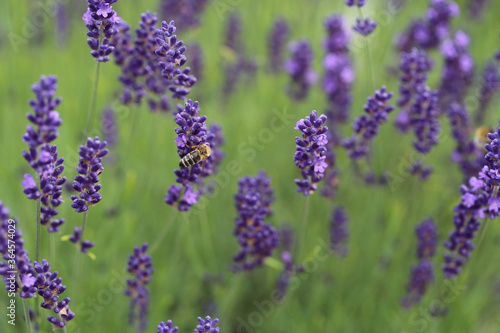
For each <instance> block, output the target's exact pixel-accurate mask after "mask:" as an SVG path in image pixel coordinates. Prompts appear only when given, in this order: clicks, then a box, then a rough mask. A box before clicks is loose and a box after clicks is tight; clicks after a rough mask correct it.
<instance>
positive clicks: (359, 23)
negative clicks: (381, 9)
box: [352, 17, 377, 36]
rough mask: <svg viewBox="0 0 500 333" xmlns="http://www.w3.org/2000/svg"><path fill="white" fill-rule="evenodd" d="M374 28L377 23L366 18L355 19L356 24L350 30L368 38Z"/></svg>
mask: <svg viewBox="0 0 500 333" xmlns="http://www.w3.org/2000/svg"><path fill="white" fill-rule="evenodd" d="M376 27H377V22H375V21H373V20H370V19H369V18H368V17H365V18H359V17H356V24H355V25H354V26H353V27H352V30H354V31H356V32H357V33H358V34H360V35H363V36H368V35H370V34H371V33H372V32H373V31H374V30H375V28H376Z"/></svg>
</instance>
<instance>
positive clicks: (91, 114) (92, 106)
mask: <svg viewBox="0 0 500 333" xmlns="http://www.w3.org/2000/svg"><path fill="white" fill-rule="evenodd" d="M100 68H101V63H100V62H99V61H97V62H96V66H95V73H94V86H93V88H92V98H91V100H90V109H89V114H88V118H87V126H86V127H85V133H84V135H85V136H88V133H89V131H90V126H91V125H92V120H93V118H94V113H95V104H96V99H97V86H98V85H99V70H100Z"/></svg>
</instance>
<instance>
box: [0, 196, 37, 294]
mask: <svg viewBox="0 0 500 333" xmlns="http://www.w3.org/2000/svg"><path fill="white" fill-rule="evenodd" d="M9 214H10V212H9V209H8V208H7V207H5V206H4V205H3V203H2V201H0V255H1V257H2V258H3V261H0V275H1V276H3V280H4V282H5V290H9V291H10V289H12V288H11V284H14V292H15V293H16V294H19V296H21V298H32V297H33V295H34V294H35V293H36V292H37V290H38V289H37V287H36V285H35V280H36V272H35V271H34V270H33V266H32V264H31V260H30V259H29V257H28V252H27V251H26V250H25V249H24V240H23V238H22V237H23V234H22V232H21V229H19V227H18V226H17V220H15V219H9ZM13 226H14V227H15V229H14V230H15V232H14V233H12V227H13ZM9 230H10V232H9ZM12 245H14V246H15V252H14V253H12ZM9 246H10V249H11V250H10V251H9ZM12 254H13V256H12ZM12 260H13V261H14V263H15V268H16V269H15V270H17V274H16V278H15V279H14V281H12V279H11V276H12V274H11V273H10V272H11V271H12V270H14V269H12V267H11V266H12ZM19 282H20V284H19Z"/></svg>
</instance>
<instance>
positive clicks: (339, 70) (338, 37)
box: [321, 15, 355, 198]
mask: <svg viewBox="0 0 500 333" xmlns="http://www.w3.org/2000/svg"><path fill="white" fill-rule="evenodd" d="M324 25H325V28H326V33H327V36H326V38H325V39H324V40H323V48H324V49H325V51H326V55H325V58H324V59H323V68H324V69H325V71H324V73H325V74H324V76H323V90H324V91H325V93H326V96H327V101H328V106H327V108H326V111H325V114H326V116H327V118H328V119H327V125H328V131H327V132H326V135H327V139H328V145H327V150H328V151H327V153H326V163H327V164H328V167H327V170H326V172H325V178H326V181H325V187H324V188H323V189H322V191H321V194H322V195H323V196H325V197H327V198H332V197H333V196H334V195H335V193H336V190H337V185H338V174H339V171H338V169H336V168H335V157H336V156H335V152H334V148H335V147H336V146H337V145H338V144H339V143H340V141H341V132H340V128H339V127H340V126H339V124H342V123H346V122H347V121H348V120H349V109H350V108H351V104H352V83H353V81H354V77H355V73H354V69H353V68H352V63H351V59H350V56H349V49H348V44H349V40H350V38H349V35H348V32H347V31H346V29H345V27H344V22H343V19H342V17H341V16H339V15H332V16H329V17H327V18H326V20H325V23H324Z"/></svg>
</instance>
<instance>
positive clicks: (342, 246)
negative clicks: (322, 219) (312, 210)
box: [330, 206, 349, 258]
mask: <svg viewBox="0 0 500 333" xmlns="http://www.w3.org/2000/svg"><path fill="white" fill-rule="evenodd" d="M348 222H349V217H348V216H347V214H346V212H345V209H344V207H342V206H337V207H335V210H334V211H333V214H332V219H331V221H330V247H331V249H332V250H333V251H334V252H335V253H337V254H338V255H339V256H340V257H342V258H343V257H345V256H346V255H347V241H348V239H349V231H348V230H347V223H348Z"/></svg>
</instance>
